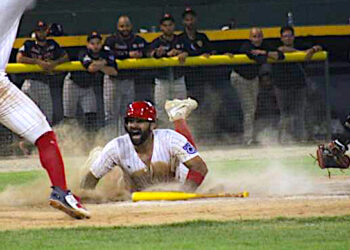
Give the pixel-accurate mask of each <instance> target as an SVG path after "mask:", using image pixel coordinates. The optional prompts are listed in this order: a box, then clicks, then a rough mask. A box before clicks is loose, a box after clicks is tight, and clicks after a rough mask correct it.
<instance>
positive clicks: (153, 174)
mask: <svg viewBox="0 0 350 250" xmlns="http://www.w3.org/2000/svg"><path fill="white" fill-rule="evenodd" d="M153 135H154V141H153V153H152V158H151V164H150V166H146V164H145V163H144V162H143V161H142V160H141V159H140V158H139V156H138V154H137V152H136V151H135V148H134V145H133V144H132V142H131V140H130V137H129V135H128V134H126V135H123V136H120V137H117V138H115V139H113V140H112V141H110V142H109V143H108V144H107V145H106V146H105V147H104V149H103V150H102V152H101V154H100V155H99V157H98V158H97V159H96V161H95V162H93V164H92V166H91V169H90V170H91V173H92V174H93V175H94V176H95V177H96V178H101V177H102V176H104V175H105V174H106V173H107V172H109V171H110V170H111V169H113V168H114V166H116V165H118V166H120V167H121V168H122V170H123V171H124V173H126V174H128V176H129V177H130V178H131V181H132V182H133V184H134V185H135V187H136V189H142V188H144V187H146V186H149V185H152V184H155V183H158V182H167V181H173V180H174V179H178V181H180V182H184V181H185V179H186V176H187V173H188V169H187V168H186V167H185V165H183V164H182V163H184V162H186V161H188V160H190V159H192V158H194V157H196V156H198V155H199V154H198V152H197V150H196V149H195V148H194V147H193V146H192V145H191V144H190V143H189V142H188V140H187V139H186V138H185V137H184V136H182V135H181V134H179V133H177V132H175V131H174V130H170V129H156V130H154V131H153Z"/></svg>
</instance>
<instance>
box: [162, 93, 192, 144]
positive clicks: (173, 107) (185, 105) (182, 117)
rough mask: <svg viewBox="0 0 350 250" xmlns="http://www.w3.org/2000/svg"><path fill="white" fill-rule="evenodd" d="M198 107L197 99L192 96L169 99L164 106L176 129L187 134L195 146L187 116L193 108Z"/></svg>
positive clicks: (184, 134)
mask: <svg viewBox="0 0 350 250" xmlns="http://www.w3.org/2000/svg"><path fill="white" fill-rule="evenodd" d="M197 107H198V103H197V101H195V100H193V99H191V98H187V99H185V100H179V99H174V100H167V101H166V102H165V106H164V108H165V111H166V112H167V114H168V117H169V120H170V121H171V122H173V124H174V128H175V131H176V132H178V133H180V134H181V135H183V136H185V137H186V139H187V140H188V141H189V142H190V143H191V144H192V145H193V146H194V147H196V144H195V142H194V138H193V135H192V133H191V131H190V129H189V127H188V125H187V122H186V118H187V117H188V116H189V115H190V113H191V112H192V110H194V109H196V108H197Z"/></svg>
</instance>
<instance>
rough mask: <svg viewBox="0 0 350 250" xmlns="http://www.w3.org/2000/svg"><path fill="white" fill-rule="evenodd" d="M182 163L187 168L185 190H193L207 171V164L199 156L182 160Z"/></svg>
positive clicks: (200, 182)
mask: <svg viewBox="0 0 350 250" xmlns="http://www.w3.org/2000/svg"><path fill="white" fill-rule="evenodd" d="M184 165H185V166H186V167H187V168H188V169H189V171H188V174H187V177H186V182H185V185H184V188H185V191H189V192H191V191H195V190H196V189H197V188H198V187H199V186H200V185H201V184H202V182H203V180H204V178H205V176H206V175H207V173H208V168H207V165H206V164H205V162H204V161H203V159H202V158H201V157H200V156H196V157H194V158H192V159H191V160H188V161H186V162H184Z"/></svg>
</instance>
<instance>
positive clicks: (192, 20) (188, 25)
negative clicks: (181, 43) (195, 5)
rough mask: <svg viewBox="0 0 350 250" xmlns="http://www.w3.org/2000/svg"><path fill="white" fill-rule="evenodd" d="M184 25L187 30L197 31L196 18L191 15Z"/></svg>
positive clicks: (186, 18)
mask: <svg viewBox="0 0 350 250" xmlns="http://www.w3.org/2000/svg"><path fill="white" fill-rule="evenodd" d="M183 24H184V25H185V27H186V28H187V29H190V30H192V29H195V28H196V17H195V16H193V15H190V14H187V15H186V16H185V17H184V19H183Z"/></svg>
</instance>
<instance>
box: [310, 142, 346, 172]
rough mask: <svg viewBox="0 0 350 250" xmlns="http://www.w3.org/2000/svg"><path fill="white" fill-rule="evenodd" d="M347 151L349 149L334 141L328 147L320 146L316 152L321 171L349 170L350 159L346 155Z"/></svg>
mask: <svg viewBox="0 0 350 250" xmlns="http://www.w3.org/2000/svg"><path fill="white" fill-rule="evenodd" d="M346 150H347V147H346V146H344V145H342V144H341V143H339V142H338V141H332V142H330V143H329V144H328V145H324V144H321V145H319V146H318V148H317V151H316V160H317V162H318V165H319V166H320V168H321V169H325V168H327V169H328V168H339V169H347V168H349V166H350V158H349V156H347V155H346V154H345V152H346Z"/></svg>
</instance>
